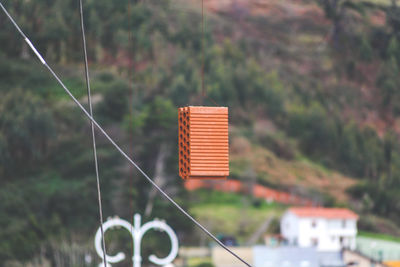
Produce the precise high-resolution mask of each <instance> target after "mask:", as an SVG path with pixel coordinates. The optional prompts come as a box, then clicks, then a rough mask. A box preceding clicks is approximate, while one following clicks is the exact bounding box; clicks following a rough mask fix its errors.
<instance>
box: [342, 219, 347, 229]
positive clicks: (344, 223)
mask: <svg viewBox="0 0 400 267" xmlns="http://www.w3.org/2000/svg"><path fill="white" fill-rule="evenodd" d="M342 228H346V220H342Z"/></svg>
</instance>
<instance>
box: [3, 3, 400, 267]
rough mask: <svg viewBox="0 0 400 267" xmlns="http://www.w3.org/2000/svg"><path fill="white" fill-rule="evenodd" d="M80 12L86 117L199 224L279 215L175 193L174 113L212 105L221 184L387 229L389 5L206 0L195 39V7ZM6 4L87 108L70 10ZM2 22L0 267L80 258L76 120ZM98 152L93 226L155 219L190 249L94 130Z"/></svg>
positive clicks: (256, 204)
mask: <svg viewBox="0 0 400 267" xmlns="http://www.w3.org/2000/svg"><path fill="white" fill-rule="evenodd" d="M84 3H85V5H84V11H85V22H86V27H87V28H86V32H87V39H88V50H89V61H90V68H91V79H92V90H93V101H94V107H95V110H94V114H95V115H94V116H95V118H96V119H97V120H98V121H99V122H100V123H101V124H102V125H103V126H104V127H105V128H106V130H107V131H108V132H109V133H110V135H111V136H112V137H113V138H115V139H116V140H118V143H119V144H121V145H122V147H123V148H124V149H125V150H126V151H128V152H129V154H130V155H133V159H134V160H135V161H136V162H137V163H138V164H139V165H140V166H141V167H142V168H143V169H144V170H145V171H146V172H147V173H148V174H149V175H150V176H151V177H154V176H156V177H157V182H158V183H160V184H162V185H163V188H164V189H165V190H166V191H167V192H169V193H170V194H171V195H172V196H173V197H174V199H176V200H177V202H178V203H180V204H182V205H183V206H184V207H185V208H186V209H188V210H190V211H191V212H193V214H194V215H195V217H196V218H198V219H199V220H200V221H201V222H202V223H204V224H205V225H208V226H210V227H211V228H212V230H213V231H216V232H218V233H221V234H230V235H235V236H237V237H238V240H239V241H240V242H244V241H245V240H246V239H247V238H248V237H249V236H250V235H251V233H252V232H253V231H254V230H255V229H256V228H257V227H259V225H260V224H261V223H262V221H263V220H265V218H267V217H270V216H274V217H279V215H280V214H281V213H282V212H283V211H284V209H285V208H286V207H284V206H281V205H276V204H266V203H262V202H260V201H258V200H254V199H252V198H251V197H244V196H238V195H229V194H228V195H220V194H219V193H213V192H207V191H206V192H204V191H200V192H193V193H192V192H187V191H185V189H184V188H183V184H182V181H181V180H180V178H179V177H178V164H177V163H178V160H177V157H178V153H177V132H178V131H177V108H178V107H180V106H185V105H200V104H204V105H216V104H217V105H221V106H228V107H229V113H230V115H229V116H230V146H231V147H230V155H231V165H230V168H231V177H230V179H238V180H243V181H256V182H258V183H260V184H263V185H267V186H270V187H272V188H277V189H280V190H283V191H287V192H291V193H294V194H298V195H300V196H304V197H308V198H311V199H313V200H314V201H316V202H317V203H319V204H322V205H326V206H346V207H349V208H351V209H354V210H355V211H357V212H358V213H359V214H360V223H359V228H360V229H361V230H365V231H369V232H380V233H386V234H389V235H393V236H399V233H400V230H399V228H398V226H396V225H399V224H400V215H399V214H400V207H399V205H398V203H399V201H400V167H399V166H400V146H399V145H400V143H399V138H398V137H399V134H400V124H399V122H400V120H399V119H398V118H399V115H400V104H399V103H400V101H399V100H400V91H399V90H398V88H400V75H399V73H400V67H399V66H400V19H399V18H400V6H398V5H397V4H396V1H383V0H379V1H378V0H374V1H372V0H369V1H350V0H348V1H344V0H324V1H322V0H321V1H317V0H315V1H313V0H301V1H299V0H285V1H281V0H279V1H278V0H271V1H266V0H258V1H255V0H254V1H253V0H251V1H223V2H221V1H217V0H205V1H204V4H205V28H204V35H203V34H202V27H201V23H202V20H201V6H200V5H199V2H198V1H180V0H169V1H167V0H165V1H155V0H145V1H129V0H121V1H108V0H96V1H95V0H87V1H84ZM4 4H5V6H6V8H7V9H8V10H9V11H10V13H11V14H12V15H13V16H14V17H15V19H16V21H17V22H18V23H19V24H20V25H21V28H22V29H23V30H24V31H25V32H26V34H27V35H28V36H29V38H30V39H31V40H32V42H33V43H34V44H36V45H37V48H38V50H39V51H40V52H41V53H42V54H43V55H44V56H45V57H46V60H47V61H48V62H49V63H50V65H51V66H54V68H55V70H56V71H57V73H59V74H60V76H61V77H62V80H63V81H64V82H65V84H66V85H67V86H68V87H69V88H70V89H71V91H72V92H73V93H74V95H75V96H77V97H78V99H80V100H81V103H83V104H85V105H86V89H85V85H84V69H83V64H82V63H83V62H82V47H81V39H80V38H81V35H80V28H79V13H78V2H77V1H70V0H55V1H51V2H49V1H43V0H36V1H7V2H6V3H4ZM0 25H2V27H1V30H0V239H1V240H3V241H4V240H5V241H6V242H0V266H19V265H18V264H22V266H25V265H24V264H25V263H26V262H29V261H32V260H33V259H35V258H37V257H43V255H44V254H45V255H46V256H45V257H46V258H47V259H48V260H49V261H55V259H54V258H52V257H53V256H52V255H55V254H56V253H54V252H57V253H59V254H58V255H61V256H60V257H61V258H63V260H65V261H66V262H67V261H68V259H69V258H71V257H72V256H71V253H75V252H73V251H76V253H78V254H79V253H82V252H80V251H83V249H81V250H79V249H76V250H72V249H71V250H68V249H65V246H67V247H68V246H71V247H72V245H77V246H78V245H79V246H82V247H85V251H86V250H88V251H89V252H91V253H93V248H92V245H91V244H92V243H91V242H92V238H93V236H94V233H95V229H96V228H97V227H98V207H97V192H96V181H95V176H94V168H93V158H92V151H91V139H90V138H91V136H90V128H89V124H88V122H87V120H86V119H85V118H84V117H83V116H82V114H81V113H80V112H79V110H78V109H77V108H76V107H75V106H74V104H73V103H72V102H71V101H70V99H69V98H68V96H67V95H66V94H65V93H64V92H63V90H62V88H60V87H59V86H58V85H57V83H56V81H54V79H52V77H51V76H50V75H49V74H48V73H47V72H46V70H45V69H44V68H43V67H42V65H41V64H40V62H38V61H37V60H36V59H35V58H34V56H33V54H31V52H29V50H28V46H27V45H26V43H24V42H23V40H22V39H21V38H20V37H19V36H18V35H17V32H16V31H15V29H14V28H13V26H12V24H11V23H10V22H9V21H8V19H7V17H6V16H4V15H3V14H1V15H0ZM3 25H4V26H3ZM203 47H204V71H205V73H204V74H205V75H204V83H205V88H206V96H205V97H203V96H202V86H201V79H202V78H201V77H202V75H201V69H202V60H203V50H202V48H203ZM130 66H131V67H130ZM98 143H99V144H98V145H99V164H100V176H101V186H102V195H103V208H104V214H105V218H107V217H110V216H114V215H118V216H120V217H122V218H125V219H130V218H131V217H132V215H133V213H134V212H138V213H141V214H146V215H145V216H144V220H148V219H150V218H154V217H158V218H164V219H166V220H167V221H168V223H169V224H171V225H172V226H173V228H174V229H176V230H177V232H178V234H179V236H180V239H181V242H182V243H183V244H185V245H199V244H200V243H201V242H203V241H202V240H204V236H202V234H201V233H200V232H199V231H197V230H195V228H194V226H192V225H191V223H190V222H189V221H187V220H186V219H185V218H184V217H182V216H181V215H180V214H179V212H178V211H176V210H175V209H174V208H173V207H172V206H171V205H169V203H168V202H166V201H165V200H164V199H162V198H161V197H158V196H157V197H155V198H153V197H149V193H150V192H151V191H152V189H151V187H150V185H149V184H148V183H147V182H146V181H145V180H144V179H143V177H141V175H140V174H139V173H138V172H137V171H136V170H134V169H132V168H131V167H130V166H129V165H128V164H127V162H125V161H124V160H123V159H122V157H120V156H119V155H118V153H117V152H116V151H115V150H114V149H113V148H112V147H111V146H110V145H109V144H108V143H107V142H106V140H105V139H104V138H103V137H102V136H101V135H100V134H99V135H98ZM156 170H157V172H156ZM150 195H151V194H150ZM243 212H245V214H246V217H247V218H248V220H246V222H243V224H242V225H245V226H244V229H245V230H243V231H241V229H240V227H238V224H237V220H238V218H240V216H241V215H242V214H243ZM239 221H240V220H239ZM275 226H276V222H275ZM224 229H226V232H225V233H224ZM277 230H278V229H277V228H276V227H275V229H273V228H271V231H277ZM114 236H117V237H119V238H120V240H122V242H125V244H126V245H127V246H128V245H129V242H130V241H129V240H128V239H127V238H125V237H124V236H123V235H122V234H119V233H118V232H116V233H115V234H114ZM107 240H108V239H107ZM117 240H118V239H117ZM118 242H120V241H118ZM118 242H117V241H116V239H113V238H111V237H110V238H109V240H108V242H107V244H108V246H110V249H111V250H115V249H116V246H117V245H116V244H120V243H118ZM118 246H119V245H118ZM151 246H153V248H154V246H156V247H157V248H158V249H159V250H160V251H163V249H164V248H163V247H162V246H161V245H160V242H157V238H155V237H154V236H153V237H152V238H149V242H148V243H147V244H146V245H144V246H143V250H144V252H145V253H148V252H149V248H150V247H151ZM68 251H69V252H68ZM79 255H80V254H79ZM144 258H145V257H144ZM7 264H9V265H7ZM11 264H15V265H11Z"/></svg>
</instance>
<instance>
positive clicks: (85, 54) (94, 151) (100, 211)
mask: <svg viewBox="0 0 400 267" xmlns="http://www.w3.org/2000/svg"><path fill="white" fill-rule="evenodd" d="M79 15H80V16H79V18H80V23H81V33H82V48H83V60H84V62H85V80H86V89H87V96H88V104H89V113H90V116H92V117H93V106H92V95H91V90H90V77H89V64H88V57H87V48H86V34H85V24H84V20H83V5H82V0H79ZM90 128H91V132H92V144H93V157H94V167H95V171H96V184H97V200H98V205H99V220H100V230H101V239H102V245H103V247H102V249H103V263H104V267H107V260H106V257H107V256H106V255H107V254H106V241H105V238H104V229H103V207H102V202H101V188H100V178H99V163H98V159H97V146H96V136H95V132H94V124H93V121H90Z"/></svg>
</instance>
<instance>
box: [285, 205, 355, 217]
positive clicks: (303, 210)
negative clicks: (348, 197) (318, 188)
mask: <svg viewBox="0 0 400 267" xmlns="http://www.w3.org/2000/svg"><path fill="white" fill-rule="evenodd" d="M289 211H290V212H292V213H293V214H295V215H297V216H298V217H311V218H327V219H358V215H357V214H356V213H354V212H353V211H351V210H349V209H343V208H321V207H294V208H290V209H289Z"/></svg>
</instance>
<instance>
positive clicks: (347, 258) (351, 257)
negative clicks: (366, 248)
mask: <svg viewBox="0 0 400 267" xmlns="http://www.w3.org/2000/svg"><path fill="white" fill-rule="evenodd" d="M343 261H344V262H345V263H346V264H347V265H350V264H351V266H354V267H387V265H385V264H383V263H380V262H376V261H374V260H373V259H370V258H368V257H366V256H364V255H362V254H360V253H358V252H355V251H350V250H344V251H343Z"/></svg>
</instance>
